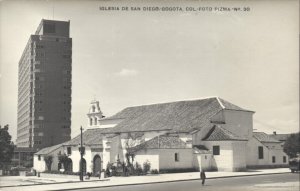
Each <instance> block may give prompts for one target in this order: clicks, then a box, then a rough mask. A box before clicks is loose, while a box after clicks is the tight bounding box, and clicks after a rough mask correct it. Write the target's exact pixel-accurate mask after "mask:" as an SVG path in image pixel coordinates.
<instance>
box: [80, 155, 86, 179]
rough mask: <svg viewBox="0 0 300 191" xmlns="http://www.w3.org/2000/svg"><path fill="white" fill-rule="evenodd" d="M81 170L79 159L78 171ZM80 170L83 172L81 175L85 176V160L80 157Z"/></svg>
mask: <svg viewBox="0 0 300 191" xmlns="http://www.w3.org/2000/svg"><path fill="white" fill-rule="evenodd" d="M80 170H81V160H80V162H79V172H80ZM82 172H83V175H84V176H85V174H86V160H85V159H84V158H82Z"/></svg>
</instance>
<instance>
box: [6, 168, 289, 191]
mask: <svg viewBox="0 0 300 191" xmlns="http://www.w3.org/2000/svg"><path fill="white" fill-rule="evenodd" d="M287 173H290V172H277V173H267V174H246V175H234V176H219V177H211V178H206V179H207V180H212V179H221V178H237V177H247V176H260V175H272V174H287ZM109 180H110V179H104V180H103V179H102V180H90V181H84V183H85V182H102V181H109ZM193 180H199V178H192V179H183V180H167V181H157V182H145V183H131V184H116V185H107V186H92V187H83V188H66V189H63V188H62V189H61V188H60V189H54V190H51V191H57V190H79V189H93V188H108V187H121V186H134V185H144V184H163V183H169V182H184V181H193ZM69 183H82V182H81V181H70V182H53V183H52V182H51V183H37V184H26V185H11V186H0V188H13V187H23V186H41V185H53V184H69Z"/></svg>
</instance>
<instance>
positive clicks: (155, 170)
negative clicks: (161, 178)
mask: <svg viewBox="0 0 300 191" xmlns="http://www.w3.org/2000/svg"><path fill="white" fill-rule="evenodd" d="M150 173H151V174H159V172H158V170H157V169H152V170H151V171H150Z"/></svg>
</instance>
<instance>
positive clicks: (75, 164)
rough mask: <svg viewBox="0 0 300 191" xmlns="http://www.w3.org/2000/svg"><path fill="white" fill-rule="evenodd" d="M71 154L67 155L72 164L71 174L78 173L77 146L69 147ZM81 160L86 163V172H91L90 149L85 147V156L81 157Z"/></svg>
mask: <svg viewBox="0 0 300 191" xmlns="http://www.w3.org/2000/svg"><path fill="white" fill-rule="evenodd" d="M71 149H72V153H71V155H69V158H70V159H72V163H73V172H79V170H80V169H79V163H80V158H81V156H80V152H79V149H78V147H77V146H73V147H71ZM83 158H84V159H85V161H86V171H87V172H93V168H92V167H93V158H92V152H91V148H90V147H87V146H86V147H85V154H84V155H83Z"/></svg>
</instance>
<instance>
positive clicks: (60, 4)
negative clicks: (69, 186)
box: [0, 0, 299, 140]
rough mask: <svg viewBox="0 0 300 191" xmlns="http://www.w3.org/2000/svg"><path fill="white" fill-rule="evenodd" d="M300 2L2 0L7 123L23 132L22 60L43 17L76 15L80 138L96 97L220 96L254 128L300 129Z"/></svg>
mask: <svg viewBox="0 0 300 191" xmlns="http://www.w3.org/2000/svg"><path fill="white" fill-rule="evenodd" d="M171 5H172V6H175V7H177V6H179V7H182V8H183V9H184V10H185V7H186V6H191V7H195V8H198V7H207V6H208V7H213V8H214V7H216V6H218V7H220V6H223V7H234V6H236V7H244V6H246V7H250V11H249V12H234V11H230V12H221V11H214V12H205V11H195V12H186V11H168V12H165V11H159V12H156V11H152V12H151V11H136V12H135V11H127V12H122V11H100V10H99V6H119V7H121V6H129V7H130V6H135V7H137V6H138V7H144V6H148V7H149V6H159V7H165V6H168V7H169V6H171ZM298 5H299V3H298V1H296V0H294V1H233V2H229V1H214V2H209V1H192V0H191V1H185V2H183V1H172V3H171V1H161V2H159V1H152V2H151V1H142V2H141V1H123V2H121V1H50V0H49V1H3V0H2V1H1V0H0V42H1V46H0V66H1V67H0V124H1V125H2V126H3V125H5V124H9V125H10V133H11V134H12V135H13V140H15V139H16V131H17V129H16V128H17V86H18V61H19V59H20V57H21V54H22V52H23V50H24V48H25V45H26V43H27V41H28V39H29V36H30V34H33V33H34V32H35V30H36V28H37V27H38V25H39V23H40V21H41V19H42V18H44V19H53V8H54V19H55V20H65V21H66V20H70V21H71V25H70V30H71V32H70V36H71V37H72V38H73V63H72V64H73V71H72V137H74V136H76V135H77V134H78V133H79V132H80V130H79V128H80V126H81V125H82V126H83V127H85V126H86V124H87V117H86V114H87V112H88V109H89V104H90V102H91V101H92V99H93V98H94V97H95V98H96V99H97V100H99V101H100V107H101V109H102V112H103V113H104V115H105V116H110V115H113V114H115V113H116V112H118V111H120V110H122V109H124V108H125V107H129V106H136V105H144V104H152V103H163V102H171V101H178V100H190V99H197V98H202V97H209V96H219V97H221V98H223V99H225V100H227V101H229V102H232V103H234V104H236V105H238V106H240V107H243V108H246V109H249V110H253V111H255V114H254V127H253V128H254V129H257V130H256V131H264V132H266V133H272V132H273V131H277V133H290V132H297V131H298V130H299V99H298V98H299V95H298V92H299V13H298V10H299V9H298V8H299V7H298Z"/></svg>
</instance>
